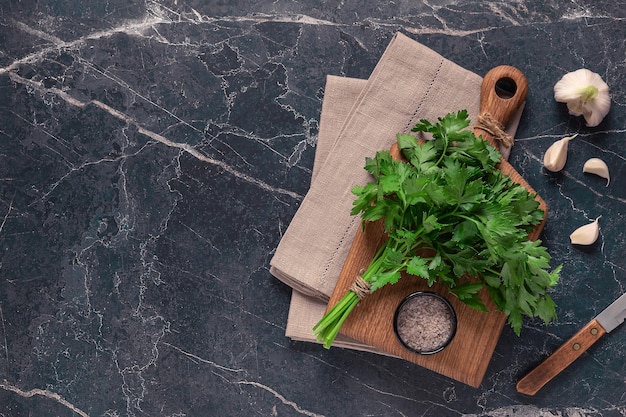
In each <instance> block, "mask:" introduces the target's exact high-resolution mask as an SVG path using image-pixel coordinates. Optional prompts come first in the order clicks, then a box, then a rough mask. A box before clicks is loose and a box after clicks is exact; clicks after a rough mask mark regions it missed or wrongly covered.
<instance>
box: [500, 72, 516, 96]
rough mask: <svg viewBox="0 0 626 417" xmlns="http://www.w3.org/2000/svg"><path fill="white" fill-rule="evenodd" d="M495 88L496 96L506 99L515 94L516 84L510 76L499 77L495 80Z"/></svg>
mask: <svg viewBox="0 0 626 417" xmlns="http://www.w3.org/2000/svg"><path fill="white" fill-rule="evenodd" d="M495 89H496V94H497V95H498V97H500V98H502V99H505V100H508V99H510V98H513V96H515V93H516V92H517V84H516V83H515V81H514V80H513V79H512V78H508V77H505V78H500V79H499V80H498V81H496V87H495Z"/></svg>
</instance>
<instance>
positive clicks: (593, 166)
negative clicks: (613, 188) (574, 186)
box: [583, 158, 611, 187]
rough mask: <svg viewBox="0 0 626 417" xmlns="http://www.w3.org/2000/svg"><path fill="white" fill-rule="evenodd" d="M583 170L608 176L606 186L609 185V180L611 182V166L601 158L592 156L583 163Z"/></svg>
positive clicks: (604, 176) (603, 176)
mask: <svg viewBox="0 0 626 417" xmlns="http://www.w3.org/2000/svg"><path fill="white" fill-rule="evenodd" d="M583 172H588V173H590V174H596V175H598V176H600V177H602V178H606V186H607V187H608V186H609V182H611V175H610V174H609V167H608V166H607V165H606V162H604V161H603V160H602V159H600V158H590V159H588V160H587V162H585V165H583Z"/></svg>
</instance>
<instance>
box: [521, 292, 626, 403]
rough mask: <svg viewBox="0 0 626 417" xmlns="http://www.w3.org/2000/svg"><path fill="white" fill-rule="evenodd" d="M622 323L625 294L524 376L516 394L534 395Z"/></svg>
mask: <svg viewBox="0 0 626 417" xmlns="http://www.w3.org/2000/svg"><path fill="white" fill-rule="evenodd" d="M624 319H626V293H624V294H622V296H621V297H619V298H618V299H617V300H615V301H614V302H613V303H612V304H611V305H610V306H608V307H607V308H605V309H604V310H603V311H602V312H601V313H600V314H598V315H597V316H596V317H595V318H594V319H593V320H591V321H590V322H589V323H587V325H586V326H585V327H583V328H582V329H581V330H580V331H578V333H576V334H575V335H574V336H572V337H571V338H570V339H569V340H568V341H567V342H565V343H564V344H563V345H562V346H561V347H559V348H558V349H557V350H556V351H554V353H552V354H551V355H550V356H548V357H547V358H546V359H545V360H544V361H543V362H541V363H540V364H539V365H537V367H536V368H535V369H533V370H532V371H530V372H529V373H528V374H526V375H525V376H524V377H523V378H522V379H520V380H519V381H518V382H517V385H516V386H515V387H516V389H517V391H518V392H521V393H522V394H527V395H535V394H536V393H537V391H539V390H540V389H541V387H543V386H544V385H545V384H547V383H548V382H549V381H550V380H551V379H552V378H554V377H555V376H556V375H558V374H559V373H560V372H561V371H562V370H563V369H565V368H567V367H568V366H569V365H570V364H571V363H572V362H574V361H575V360H576V359H577V358H578V357H579V356H580V355H582V354H583V353H584V352H585V351H586V350H587V349H589V348H590V347H591V345H593V344H594V343H595V342H597V341H598V340H599V339H600V338H601V337H602V336H604V335H605V334H606V333H610V332H611V331H613V330H614V329H615V328H617V326H619V325H620V324H622V323H623V322H624Z"/></svg>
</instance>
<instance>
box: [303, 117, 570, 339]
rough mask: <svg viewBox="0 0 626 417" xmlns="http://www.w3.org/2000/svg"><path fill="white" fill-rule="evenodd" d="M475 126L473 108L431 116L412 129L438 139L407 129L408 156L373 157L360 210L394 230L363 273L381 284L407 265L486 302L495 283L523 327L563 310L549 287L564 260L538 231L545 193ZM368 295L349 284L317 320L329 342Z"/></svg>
mask: <svg viewBox="0 0 626 417" xmlns="http://www.w3.org/2000/svg"><path fill="white" fill-rule="evenodd" d="M468 126H469V120H468V117H467V111H465V110H461V111H459V112H457V113H456V114H454V113H451V114H448V115H446V116H445V117H443V118H439V119H438V122H437V123H435V124H432V123H430V122H429V121H427V120H421V121H420V122H419V123H418V124H416V125H415V127H414V128H413V129H412V131H413V132H426V133H430V134H431V135H432V140H427V141H425V142H423V143H420V142H418V140H417V139H416V137H415V136H413V135H410V134H399V135H397V141H398V145H399V148H400V150H401V151H402V153H403V155H404V157H405V158H406V160H407V161H408V162H402V161H397V160H395V159H394V158H392V156H391V155H390V153H389V151H380V152H377V153H376V156H375V157H374V158H367V159H366V165H365V169H366V170H367V171H368V172H369V173H370V174H371V175H372V176H373V177H374V181H372V182H370V183H368V184H367V185H365V186H356V187H354V188H353V190H352V192H353V194H355V195H356V197H357V198H356V200H355V201H354V203H353V208H352V212H351V214H352V215H358V214H360V215H361V218H362V219H363V222H364V225H365V222H367V221H376V220H379V219H382V221H383V222H384V226H385V230H386V232H387V234H388V236H389V238H388V240H387V241H386V242H385V243H384V244H383V246H382V247H381V248H380V250H379V251H378V252H377V253H376V255H375V257H374V259H373V260H372V262H371V264H370V265H369V267H368V268H367V269H366V271H365V272H364V273H363V274H362V278H363V279H364V280H365V281H366V282H368V283H369V284H370V286H371V288H370V291H372V292H373V291H376V290H377V289H379V288H381V287H382V286H384V285H386V284H394V283H396V282H397V281H398V280H399V279H400V276H401V273H402V272H405V273H407V274H409V275H413V276H416V277H420V278H422V279H425V280H426V281H427V282H428V285H432V284H433V283H435V282H439V283H442V284H444V285H445V286H446V287H447V288H449V290H450V291H451V292H452V293H453V294H455V295H456V296H457V297H458V298H459V299H460V300H461V301H463V302H464V303H466V304H467V305H469V306H471V307H474V308H477V309H479V310H483V311H487V309H486V307H485V306H484V304H483V302H482V300H481V298H480V296H479V294H478V292H479V291H480V290H481V289H482V288H483V287H486V288H487V290H488V292H489V294H490V296H491V298H492V299H493V301H494V302H495V304H496V306H497V308H498V309H499V310H500V311H502V312H503V313H504V314H505V315H506V316H507V319H508V323H509V324H510V325H511V327H512V328H513V330H514V331H515V333H516V334H518V335H519V334H520V332H521V328H522V318H523V316H528V317H539V318H541V319H542V320H543V321H544V322H546V323H548V322H550V321H551V320H552V319H554V318H555V317H556V312H555V304H554V302H553V300H552V299H551V298H550V296H549V295H548V294H547V291H548V290H549V289H550V288H551V287H553V286H554V285H556V283H557V281H558V279H559V273H560V269H561V267H560V266H559V267H557V268H556V269H554V270H553V271H551V272H550V271H549V269H550V259H551V257H550V255H549V253H548V251H547V249H546V248H545V247H543V246H542V245H541V241H530V240H529V239H528V233H529V232H530V231H531V230H532V229H533V228H534V227H535V226H536V225H538V224H539V223H540V222H541V221H542V220H543V215H544V213H543V211H542V210H541V209H540V208H539V203H538V202H537V200H535V195H534V194H531V193H530V192H529V191H528V190H527V189H526V188H524V187H523V186H522V185H519V184H517V183H515V182H513V181H512V180H511V179H510V178H509V176H507V175H505V174H503V173H502V171H501V170H499V169H498V163H499V162H500V153H499V152H498V151H497V150H496V149H495V148H494V147H493V146H491V145H490V144H489V143H488V142H486V141H484V140H482V138H480V137H476V136H475V135H474V133H473V132H472V131H470V130H468V129H466V128H467V127H468ZM469 277H472V278H471V279H469ZM358 301H359V298H358V297H357V295H356V294H355V293H354V292H352V291H348V293H347V294H346V295H345V296H344V297H343V298H342V299H341V300H340V302H339V303H337V304H336V305H335V306H334V307H333V308H332V309H331V310H330V311H329V312H328V313H327V314H326V315H325V316H324V317H323V318H322V319H321V320H320V321H319V322H318V323H317V324H316V325H315V327H314V328H313V330H314V332H315V334H316V335H317V338H318V340H320V341H323V342H324V346H325V347H326V348H329V347H330V346H331V345H332V343H333V341H334V340H335V337H336V336H337V334H338V333H339V329H340V328H341V325H342V324H343V322H344V320H345V319H346V318H347V317H348V315H349V314H350V312H351V311H352V309H353V308H354V307H355V306H356V305H357V304H358Z"/></svg>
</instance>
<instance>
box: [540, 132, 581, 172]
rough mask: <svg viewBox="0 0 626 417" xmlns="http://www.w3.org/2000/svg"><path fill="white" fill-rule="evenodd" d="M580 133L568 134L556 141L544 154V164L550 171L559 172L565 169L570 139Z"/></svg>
mask: <svg viewBox="0 0 626 417" xmlns="http://www.w3.org/2000/svg"><path fill="white" fill-rule="evenodd" d="M576 136H578V134H575V135H574V136H567V137H564V138H563V139H561V140H557V141H556V142H554V143H553V144H552V145H551V146H550V147H549V148H548V150H547V151H546V153H545V154H544V155H543V166H544V167H546V169H547V170H548V171H552V172H558V171H560V170H562V169H563V167H564V166H565V162H567V147H568V143H569V141H570V140H572V139H574V138H575V137H576Z"/></svg>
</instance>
